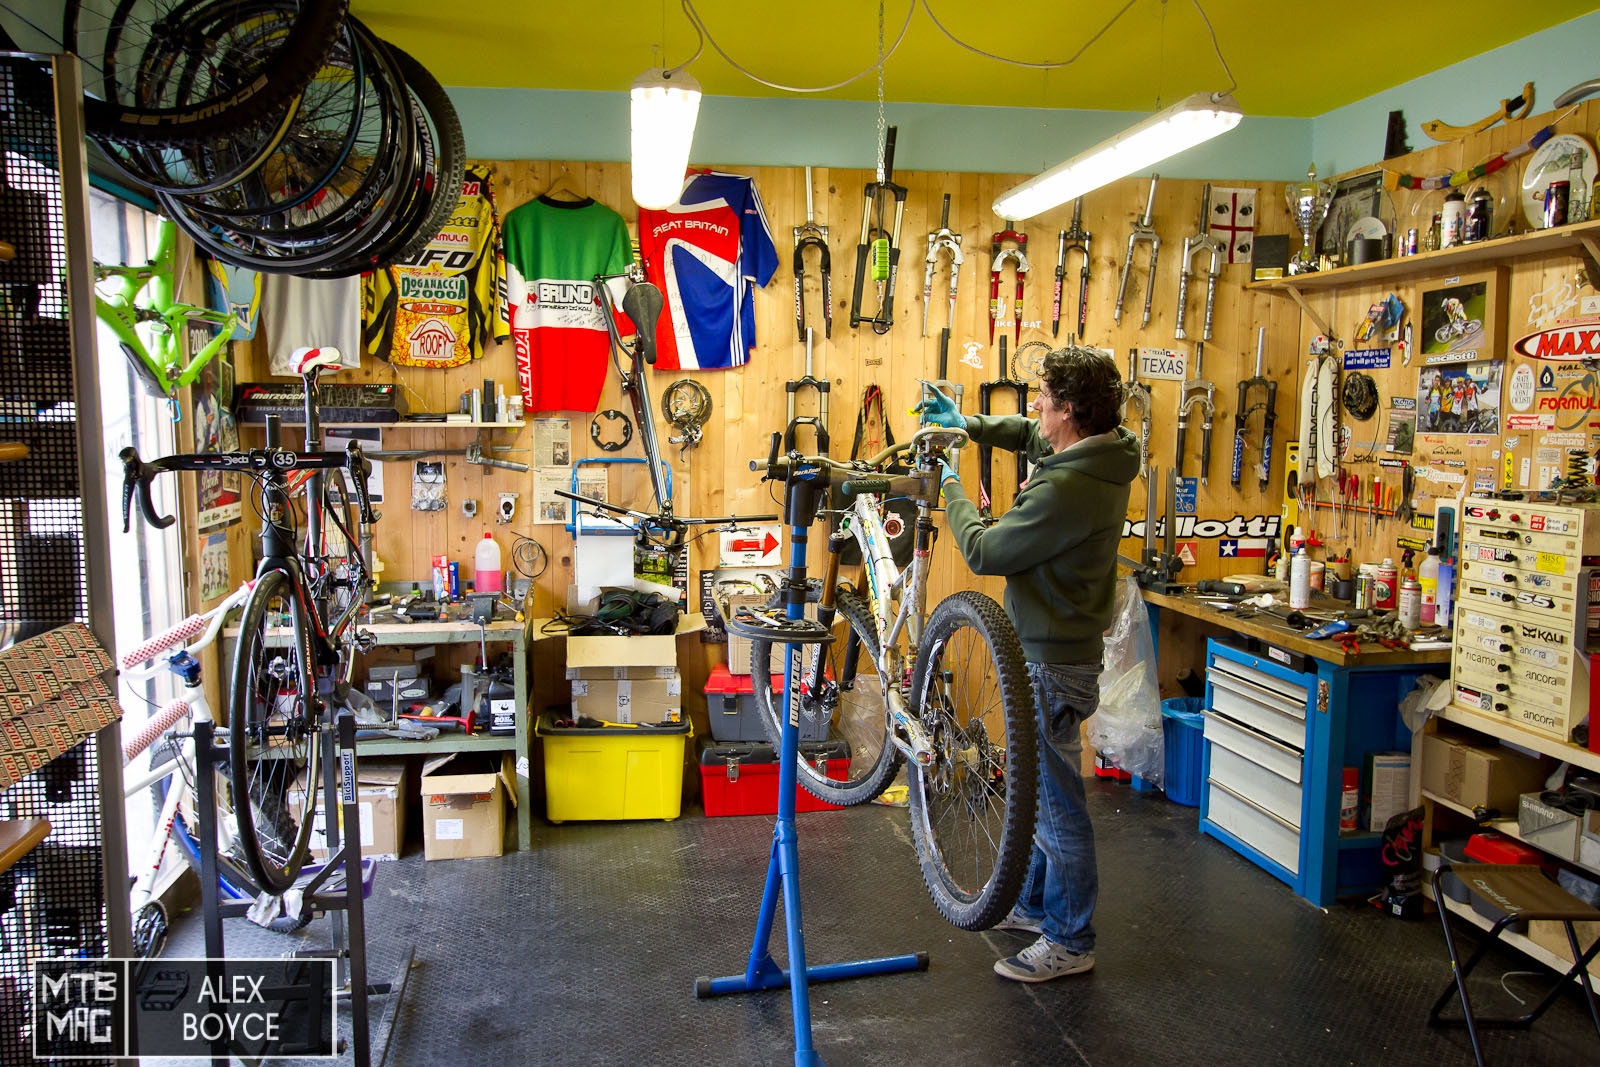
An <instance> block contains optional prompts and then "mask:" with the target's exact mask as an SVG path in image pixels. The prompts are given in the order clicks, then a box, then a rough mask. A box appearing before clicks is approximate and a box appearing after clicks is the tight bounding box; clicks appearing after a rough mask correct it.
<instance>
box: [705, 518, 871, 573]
mask: <svg viewBox="0 0 1600 1067" xmlns="http://www.w3.org/2000/svg"><path fill="white" fill-rule="evenodd" d="M782 530H783V528H782V527H781V526H778V525H776V524H773V525H768V524H765V523H754V524H752V525H749V526H744V527H741V528H740V529H738V530H735V531H733V532H732V533H719V534H718V535H717V537H718V541H719V544H718V550H717V561H718V562H717V565H718V566H719V567H771V566H775V565H778V564H781V563H782V562H783V541H782V539H781V538H780V536H779V535H780V534H781V533H782ZM890 536H891V537H893V536H894V535H893V534H890Z"/></svg>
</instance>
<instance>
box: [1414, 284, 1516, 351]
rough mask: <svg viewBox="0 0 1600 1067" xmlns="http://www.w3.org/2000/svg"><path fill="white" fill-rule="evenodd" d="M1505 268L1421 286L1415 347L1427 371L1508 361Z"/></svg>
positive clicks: (1418, 290)
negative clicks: (1449, 365) (1441, 366)
mask: <svg viewBox="0 0 1600 1067" xmlns="http://www.w3.org/2000/svg"><path fill="white" fill-rule="evenodd" d="M1506 292H1507V289H1506V271H1505V268H1504V267H1495V268H1492V269H1490V270H1480V271H1474V272H1472V273H1463V274H1458V275H1455V276H1452V277H1449V278H1444V279H1441V280H1438V281H1431V282H1423V283H1422V284H1420V285H1419V286H1417V296H1418V300H1417V310H1416V316H1417V318H1416V327H1417V347H1418V348H1419V349H1420V350H1421V351H1422V356H1423V360H1422V362H1423V363H1424V364H1425V365H1427V366H1437V365H1439V364H1443V363H1471V362H1473V361H1475V360H1480V359H1503V358H1505V328H1506V327H1505V320H1506Z"/></svg>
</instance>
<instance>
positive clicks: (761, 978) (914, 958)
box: [694, 952, 928, 1000]
mask: <svg viewBox="0 0 1600 1067" xmlns="http://www.w3.org/2000/svg"><path fill="white" fill-rule="evenodd" d="M927 969H928V954H927V953H926V952H908V953H906V954H905V955H903V956H875V957H873V958H872V959H865V960H852V961H850V962H849V963H823V964H818V965H817V966H815V967H807V968H806V984H807V985H811V984H812V983H813V982H837V981H839V980H841V979H844V978H866V977H867V976H869V975H874V974H893V973H895V972H896V971H925V970H927ZM787 988H789V972H788V971H787V970H785V969H783V968H781V967H779V966H778V965H777V964H776V963H774V962H773V960H772V957H771V956H767V957H765V958H764V959H762V960H761V961H760V963H758V964H757V966H756V977H755V978H754V979H753V980H752V979H751V977H750V976H749V975H744V974H739V975H733V976H731V977H728V978H696V979H695V980H694V995H695V996H696V997H697V998H699V999H701V1000H705V999H706V998H708V997H720V996H723V995H725V994H727V993H754V992H758V991H761V990H766V989H787Z"/></svg>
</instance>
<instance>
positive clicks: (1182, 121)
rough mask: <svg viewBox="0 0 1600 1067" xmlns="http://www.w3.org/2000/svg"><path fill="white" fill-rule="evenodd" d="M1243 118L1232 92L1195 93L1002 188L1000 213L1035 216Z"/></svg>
mask: <svg viewBox="0 0 1600 1067" xmlns="http://www.w3.org/2000/svg"><path fill="white" fill-rule="evenodd" d="M1242 118H1244V112H1243V111H1241V110H1239V105H1238V104H1236V103H1234V101H1233V97H1232V96H1230V95H1229V94H1227V93H1195V94H1194V95H1193V96H1188V97H1185V98H1184V99H1182V100H1180V101H1178V102H1177V103H1176V104H1173V105H1172V106H1171V107H1169V108H1167V109H1166V110H1165V111H1158V112H1156V113H1155V114H1154V115H1151V116H1150V117H1149V118H1147V119H1145V120H1144V121H1143V122H1141V123H1139V124H1138V125H1136V126H1132V127H1130V128H1129V129H1127V130H1124V131H1123V132H1122V133H1119V134H1117V135H1116V136H1115V137H1113V138H1111V140H1109V141H1102V142H1101V143H1100V144H1097V145H1095V146H1094V147H1093V148H1091V149H1089V150H1088V151H1087V152H1080V153H1079V154H1078V155H1075V156H1073V157H1072V158H1071V159H1069V160H1067V161H1066V162H1065V163H1062V164H1059V165H1057V166H1054V167H1051V168H1050V169H1049V170H1047V171H1045V172H1044V173H1043V174H1040V175H1038V176H1037V177H1034V178H1029V179H1028V180H1027V181H1025V182H1023V183H1022V184H1021V185H1019V186H1017V187H1016V188H1014V189H1009V190H1007V191H1006V192H1004V193H1001V194H1000V195H999V196H998V197H996V198H995V201H994V213H995V214H996V215H998V216H1000V217H1001V218H1003V219H1026V218H1030V217H1031V216H1034V215H1037V214H1038V213H1039V212H1041V211H1045V210H1047V209H1049V208H1053V207H1055V206H1056V205H1057V204H1064V203H1066V202H1067V201H1068V200H1076V199H1077V198H1078V197H1080V196H1082V195H1083V194H1084V193H1087V192H1089V191H1091V190H1093V189H1098V188H1100V187H1101V186H1102V185H1106V184H1109V183H1110V182H1114V181H1116V180H1117V179H1118V178H1122V177H1125V176H1127V175H1129V174H1133V173H1135V172H1137V171H1141V170H1143V169H1145V168H1146V167H1149V166H1151V165H1152V164H1155V163H1159V162H1161V161H1162V160H1163V159H1166V158H1167V157H1169V156H1175V155H1177V154H1178V153H1179V152H1183V151H1185V150H1187V149H1190V148H1193V147H1194V146H1195V145H1197V144H1201V143H1203V142H1205V141H1209V140H1211V138H1213V137H1215V136H1217V134H1219V133H1227V132H1228V131H1229V130H1231V129H1233V128H1234V127H1235V126H1237V125H1239V120H1240V119H1242Z"/></svg>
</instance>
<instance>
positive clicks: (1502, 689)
mask: <svg viewBox="0 0 1600 1067" xmlns="http://www.w3.org/2000/svg"><path fill="white" fill-rule="evenodd" d="M1494 691H1495V692H1496V693H1509V692H1511V687H1510V686H1509V685H1507V684H1506V683H1504V682H1496V683H1495V687H1494Z"/></svg>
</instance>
